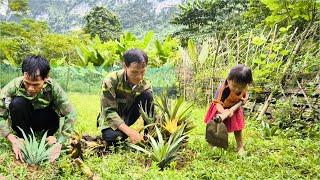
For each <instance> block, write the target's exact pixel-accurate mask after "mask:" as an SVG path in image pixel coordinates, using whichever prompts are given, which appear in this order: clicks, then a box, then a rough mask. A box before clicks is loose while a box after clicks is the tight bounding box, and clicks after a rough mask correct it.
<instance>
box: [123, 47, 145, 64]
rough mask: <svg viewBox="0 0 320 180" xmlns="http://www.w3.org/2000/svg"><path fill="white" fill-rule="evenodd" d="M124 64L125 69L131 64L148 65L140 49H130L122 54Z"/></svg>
mask: <svg viewBox="0 0 320 180" xmlns="http://www.w3.org/2000/svg"><path fill="white" fill-rule="evenodd" d="M123 59H124V63H125V65H126V66H127V67H129V66H130V64H131V63H133V62H137V63H139V64H145V65H148V56H147V54H146V53H145V52H143V51H142V50H140V49H130V50H128V51H126V52H125V53H124V54H123Z"/></svg>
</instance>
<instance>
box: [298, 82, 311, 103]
mask: <svg viewBox="0 0 320 180" xmlns="http://www.w3.org/2000/svg"><path fill="white" fill-rule="evenodd" d="M297 84H298V86H299V88H300V89H301V91H302V94H303V96H304V98H305V99H306V101H307V103H308V105H309V108H312V106H311V103H310V101H309V98H308V96H307V95H306V92H305V91H304V89H303V88H302V86H301V84H300V83H299V81H297Z"/></svg>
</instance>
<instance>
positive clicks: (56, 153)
mask: <svg viewBox="0 0 320 180" xmlns="http://www.w3.org/2000/svg"><path fill="white" fill-rule="evenodd" d="M49 137H51V136H49ZM61 147H62V145H61V144H60V143H55V144H54V145H53V149H52V151H51V152H50V156H49V162H51V163H52V162H54V161H55V160H56V159H57V158H58V157H59V156H60V153H61Z"/></svg>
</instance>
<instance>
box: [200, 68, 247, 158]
mask: <svg viewBox="0 0 320 180" xmlns="http://www.w3.org/2000/svg"><path fill="white" fill-rule="evenodd" d="M252 82H253V80H252V73H251V70H250V68H248V67H246V66H244V65H237V66H235V67H233V68H232V69H231V70H230V72H229V75H228V77H227V79H226V80H225V82H224V83H223V84H222V85H220V86H219V88H218V90H217V91H216V93H215V98H214V101H213V102H212V104H211V106H210V108H209V110H208V112H207V115H206V117H205V123H206V124H208V123H209V122H210V121H211V120H212V119H213V118H214V117H215V116H216V115H217V114H222V113H229V118H227V119H226V120H224V121H223V123H225V125H226V127H227V130H228V132H234V136H235V139H236V142H237V152H238V154H240V155H242V154H244V153H245V151H244V145H243V140H242V130H243V129H244V114H243V108H242V107H240V108H238V109H237V110H235V111H234V112H233V111H232V110H230V109H229V108H230V107H232V106H233V105H235V104H237V103H238V102H240V101H243V102H246V101H247V100H248V92H247V91H248V85H250V84H251V83H252Z"/></svg>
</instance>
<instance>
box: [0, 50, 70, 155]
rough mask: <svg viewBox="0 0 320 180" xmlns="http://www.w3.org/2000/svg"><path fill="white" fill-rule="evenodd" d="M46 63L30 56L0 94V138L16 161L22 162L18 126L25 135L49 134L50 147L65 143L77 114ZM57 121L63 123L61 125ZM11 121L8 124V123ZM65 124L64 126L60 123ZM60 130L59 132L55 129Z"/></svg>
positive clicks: (44, 60)
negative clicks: (8, 142) (54, 144)
mask: <svg viewBox="0 0 320 180" xmlns="http://www.w3.org/2000/svg"><path fill="white" fill-rule="evenodd" d="M49 71H50V65H49V62H48V61H47V60H46V59H44V58H42V57H40V56H30V57H28V58H26V59H25V60H24V61H23V63H22V73H23V76H21V77H17V78H15V79H13V80H12V81H11V82H9V83H8V84H7V85H6V86H5V87H4V88H3V89H1V91H0V136H2V137H6V138H7V139H8V140H9V141H10V142H11V144H12V149H13V151H14V153H15V155H16V158H19V159H21V160H23V159H22V156H21V152H20V147H19V144H20V143H19V139H18V138H17V137H16V136H15V135H13V131H14V132H15V133H16V134H17V135H18V136H19V137H20V138H21V137H22V133H21V131H20V129H19V128H18V127H20V128H21V129H22V130H23V131H24V132H25V133H27V134H29V133H31V130H30V128H32V130H33V131H35V132H42V131H47V132H48V138H47V140H48V142H49V144H52V143H56V142H57V138H58V141H59V142H62V141H63V139H64V140H65V139H66V137H65V135H66V134H69V133H71V132H72V131H73V123H74V121H75V119H76V113H75V111H74V110H73V108H72V106H71V104H70V103H69V101H68V98H67V95H66V93H65V92H64V91H63V90H62V88H61V87H60V86H59V84H58V83H57V82H55V81H54V80H53V79H51V78H49V76H48V74H49ZM60 118H64V119H65V120H64V121H61V122H60ZM9 122H10V123H9ZM62 122H64V124H60V123H62ZM59 125H60V127H62V128H61V129H60V131H59V132H57V131H58V128H59Z"/></svg>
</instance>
